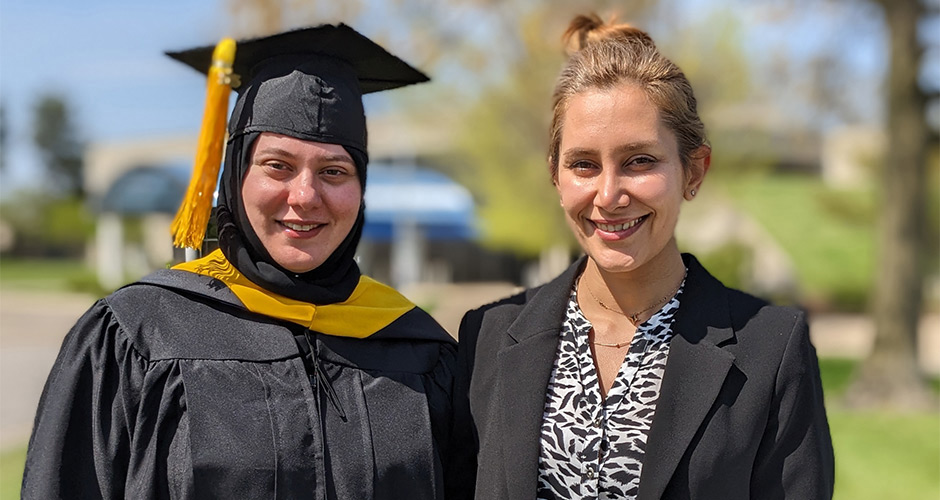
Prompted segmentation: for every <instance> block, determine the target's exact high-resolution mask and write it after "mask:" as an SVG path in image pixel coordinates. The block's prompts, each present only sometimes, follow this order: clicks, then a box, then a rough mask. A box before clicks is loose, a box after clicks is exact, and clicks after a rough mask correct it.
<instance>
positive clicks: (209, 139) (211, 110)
mask: <svg viewBox="0 0 940 500" xmlns="http://www.w3.org/2000/svg"><path fill="white" fill-rule="evenodd" d="M234 61H235V41H234V40H232V39H231V38H223V39H222V40H221V41H219V43H218V45H216V46H215V50H214V51H213V52H212V66H211V67H210V68H209V77H208V80H207V82H206V108H205V111H204V112H203V115H202V128H201V129H200V131H199V145H198V146H197V148H196V161H195V165H194V166H193V176H192V178H190V180H189V187H188V188H187V189H186V195H185V196H184V197H183V202H182V203H181V204H180V208H179V211H178V212H177V213H176V217H174V218H173V224H172V225H171V226H170V231H171V232H172V234H173V245H174V246H176V247H180V248H183V247H187V248H193V249H196V250H200V249H201V248H202V240H203V238H204V237H205V234H206V227H207V226H208V224H209V216H210V214H211V212H212V197H213V194H214V193H215V185H216V182H217V180H218V177H219V168H220V167H221V165H222V153H223V150H224V146H225V126H226V120H227V117H228V101H229V94H230V93H231V91H232V83H233V80H234V79H235V78H237V75H233V74H232V63H233V62H234ZM236 85H237V83H236Z"/></svg>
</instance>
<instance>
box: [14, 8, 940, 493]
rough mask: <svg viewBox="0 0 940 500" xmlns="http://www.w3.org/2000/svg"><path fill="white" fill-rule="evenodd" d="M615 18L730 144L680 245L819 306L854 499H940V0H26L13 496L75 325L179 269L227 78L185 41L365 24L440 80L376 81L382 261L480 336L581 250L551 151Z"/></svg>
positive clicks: (739, 275)
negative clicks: (583, 43) (574, 79)
mask: <svg viewBox="0 0 940 500" xmlns="http://www.w3.org/2000/svg"><path fill="white" fill-rule="evenodd" d="M589 11H596V12H598V13H600V14H601V15H602V16H605V17H606V16H608V15H610V14H617V15H619V17H620V19H622V20H627V21H629V22H631V23H633V24H635V25H636V26H638V27H640V28H643V29H645V30H646V31H648V32H649V33H650V34H651V35H652V37H653V38H654V40H656V41H657V44H658V45H659V46H660V48H661V50H662V51H663V52H664V53H665V54H666V55H667V56H669V57H670V58H672V59H673V60H674V61H675V62H677V63H678V64H679V66H680V67H682V68H683V70H684V71H685V72H686V74H687V76H688V77H689V79H690V80H691V81H692V84H693V86H694V88H695V90H696V95H697V97H698V100H699V110H700V112H701V114H702V117H703V119H704V121H705V124H706V127H707V129H708V133H709V136H710V141H711V143H712V146H713V150H714V151H713V160H712V168H711V171H710V174H709V177H708V178H707V179H706V182H705V185H704V186H703V189H702V194H701V195H700V196H699V197H697V198H696V199H695V201H694V202H692V203H688V204H686V205H685V206H684V212H683V216H682V218H681V220H680V226H679V228H678V230H677V231H678V239H679V244H680V247H681V248H682V249H683V250H684V251H691V252H694V253H695V254H696V255H697V256H698V257H699V258H700V260H702V262H703V263H704V264H705V266H706V267H707V268H708V269H709V270H711V271H712V272H713V273H714V274H716V275H717V276H718V277H719V278H721V279H722V280H723V281H724V282H725V284H727V285H729V286H733V287H738V288H741V289H744V290H747V291H749V292H751V293H754V294H758V295H761V296H764V297H767V298H770V299H772V300H774V301H776V302H779V303H785V304H791V305H795V306H797V307H801V308H803V309H805V310H806V311H808V313H809V315H810V319H811V330H812V335H813V341H814V343H815V345H816V347H817V350H818V352H819V355H820V358H821V361H820V364H821V369H822V374H823V379H824V385H825V391H826V398H827V407H828V408H829V414H830V415H829V416H830V424H831V427H832V433H833V439H834V444H835V447H836V473H837V476H836V498H840V499H876V498H877V499H884V498H904V499H933V500H936V499H937V498H940V413H938V403H937V395H938V390H940V389H938V388H940V384H938V382H937V380H938V375H940V258H938V248H940V201H938V200H940V143H938V128H940V101H938V92H940V1H938V0H905V1H901V0H898V1H891V0H883V1H879V0H766V1H745V0H659V1H655V0H621V1H618V2H605V1H587V0H574V1H571V0H569V1H564V2H562V1H545V0H542V1H537V0H499V1H496V0H437V1H429V0H426V1H422V0H347V1H345V2H323V1H314V0H306V1H298V0H207V1H201V2H189V1H184V0H163V1H162V2H140V3H135V2H125V1H121V2H119V1H117V0H93V1H87V2H71V1H67V0H32V1H27V0H0V499H5V498H17V497H18V496H19V493H18V492H19V481H20V477H21V475H22V467H23V457H24V455H25V447H26V441H27V440H28V437H29V431H30V428H31V423H32V418H33V415H34V413H35V407H36V403H37V401H38V397H39V393H40V391H41V389H42V385H43V383H44V381H45V377H46V375H47V374H48V370H49V368H50V366H51V364H52V362H53V361H54V359H55V355H56V352H57V349H58V346H59V344H60V343H61V340H62V337H63V336H64V335H65V333H66V332H67V331H68V329H69V327H70V326H71V325H72V323H74V321H75V320H76V319H77V318H78V316H79V315H81V314H82V312H83V311H84V310H85V309H87V308H88V307H89V306H90V305H91V304H92V303H93V302H94V301H95V300H96V299H97V298H99V297H102V296H104V295H106V294H107V293H109V292H110V291H111V290H114V289H115V288H117V287H119V286H121V285H122V284H125V283H128V282H130V281H132V280H134V279H136V278H138V277H140V276H143V275H144V274H146V273H148V272H150V271H152V270H154V269H157V268H161V267H165V266H167V265H168V263H170V262H172V261H173V260H174V258H175V257H174V253H173V250H172V248H171V240H170V236H169V229H168V228H169V222H170V220H171V219H172V216H173V214H174V213H175V211H176V208H177V205H178V203H179V200H180V199H181V197H182V194H183V192H184V191H185V188H186V183H187V182H188V177H189V173H190V170H191V162H192V158H193V157H194V154H195V144H196V139H197V135H198V130H199V124H200V120H201V116H202V107H203V100H204V97H205V96H204V89H205V81H204V78H203V77H202V76H201V75H200V74H198V73H197V72H195V71H192V70H191V69H189V68H186V67H184V66H182V65H180V64H178V63H175V62H173V61H172V60H170V59H169V58H167V57H165V56H164V55H163V54H162V52H163V51H166V50H179V49H185V48H189V47H192V46H202V45H210V44H214V43H215V42H216V41H217V40H218V39H219V38H221V37H223V36H233V37H236V38H244V37H251V36H259V35H265V34H270V33H273V32H276V31H280V30H283V29H287V28H297V27H304V26H308V25H314V24H318V23H321V22H337V21H342V22H346V23H347V24H350V25H351V26H353V27H354V28H356V29H357V30H359V31H360V32H362V33H364V34H365V35H367V36H369V37H370V38H372V39H374V40H376V41H378V42H379V43H380V44H382V45H384V46H385V47H386V48H388V49H389V50H390V51H392V52H394V53H395V54H397V55H399V56H401V57H402V58H403V59H405V60H406V61H408V62H409V63H411V64H412V65H414V66H416V67H418V68H420V69H422V70H424V71H425V72H427V73H428V74H429V75H430V76H431V77H432V81H431V82H430V83H426V84H422V85H418V86H413V87H408V88H404V89H401V90H397V91H395V92H388V93H382V94H373V95H368V96H366V98H365V103H366V114H367V116H368V122H369V140H370V144H369V148H370V154H371V157H372V162H371V164H370V174H369V184H368V187H367V191H366V204H367V207H368V208H367V210H368V211H367V221H368V225H367V227H366V229H365V233H364V238H363V242H362V244H361V246H360V249H359V260H360V265H361V267H362V268H363V269H364V271H365V272H367V273H368V274H371V275H373V276H375V277H376V278H378V279H380V280H382V281H386V282H388V283H390V284H392V285H394V286H397V287H399V288H400V289H401V290H402V291H403V292H404V293H405V294H406V295H408V296H409V297H410V298H412V300H414V301H415V302H416V303H418V304H419V305H421V306H422V307H424V308H425V309H427V310H428V311H430V312H431V313H432V314H433V315H434V316H435V317H437V318H438V319H439V321H441V323H442V324H443V325H444V326H445V328H447V329H448V330H449V331H451V333H452V334H454V335H456V329H457V324H458V322H459V319H460V316H461V314H462V313H463V312H464V311H466V310H467V309H469V308H473V307H476V306H479V305H481V304H483V303H486V302H489V301H491V300H494V299H496V298H499V297H501V296H504V295H507V294H509V293H511V292H513V291H514V290H516V289H518V288H519V287H523V286H531V285H536V284H540V283H543V282H544V281H546V280H548V279H549V278H551V277H553V276H554V275H555V274H557V273H558V272H560V271H561V270H562V269H564V268H565V267H566V266H567V265H568V264H569V263H570V262H571V261H572V260H573V259H574V258H576V257H577V255H578V251H577V247H576V245H575V244H574V242H573V240H572V238H571V236H570V234H569V231H568V229H567V226H566V225H565V223H564V221H563V219H562V213H561V210H560V208H559V206H558V202H557V199H556V195H555V192H554V189H553V188H552V186H551V183H550V179H549V175H548V172H547V167H546V164H545V157H546V154H547V153H546V147H547V142H548V123H549V120H550V115H551V91H552V86H553V83H554V79H555V76H556V75H557V72H558V70H559V68H560V66H561V64H562V62H563V54H562V50H561V44H560V35H561V33H562V32H563V31H564V29H565V27H566V26H567V22H568V21H569V20H570V19H571V17H572V16H573V15H574V14H575V13H583V12H589ZM233 101H234V99H233ZM176 258H178V257H176Z"/></svg>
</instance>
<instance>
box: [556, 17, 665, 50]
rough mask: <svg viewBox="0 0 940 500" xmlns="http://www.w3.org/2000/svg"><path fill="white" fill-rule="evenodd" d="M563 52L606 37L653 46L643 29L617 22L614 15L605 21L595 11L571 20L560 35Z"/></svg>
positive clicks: (580, 47) (583, 46) (650, 38)
mask: <svg viewBox="0 0 940 500" xmlns="http://www.w3.org/2000/svg"><path fill="white" fill-rule="evenodd" d="M561 38H562V42H563V43H564V47H565V52H566V53H567V54H568V55H569V56H571V55H574V54H575V53H576V52H578V51H580V50H581V49H583V48H585V47H587V46H588V45H590V44H593V43H597V42H600V41H603V40H607V39H620V40H623V41H628V42H633V43H640V44H642V45H649V46H651V47H655V46H656V44H655V42H653V39H652V37H650V36H649V34H647V33H646V32H645V31H643V30H641V29H638V28H634V27H633V26H631V25H629V24H627V23H618V22H617V18H616V16H613V17H611V18H610V21H607V22H605V21H604V20H603V19H601V17H600V16H598V15H597V14H596V13H591V14H588V15H583V14H581V15H578V16H575V18H574V19H572V20H571V23H570V24H569V25H568V29H567V30H565V33H564V34H563V35H562V37H561Z"/></svg>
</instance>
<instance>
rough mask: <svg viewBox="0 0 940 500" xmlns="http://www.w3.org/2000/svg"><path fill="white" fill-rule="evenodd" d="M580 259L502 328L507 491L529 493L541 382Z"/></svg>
mask: <svg viewBox="0 0 940 500" xmlns="http://www.w3.org/2000/svg"><path fill="white" fill-rule="evenodd" d="M583 263H584V259H581V260H579V261H578V262H576V263H575V264H573V265H572V266H571V267H569V268H568V270H567V271H565V272H564V273H563V274H562V275H561V276H559V277H558V278H556V279H555V280H553V281H551V282H550V283H548V284H546V285H545V286H543V287H542V288H540V289H538V291H537V292H536V293H535V294H534V295H533V296H532V298H531V299H530V300H529V301H528V303H527V304H526V306H525V307H524V308H523V309H522V311H520V313H519V315H518V316H517V318H516V320H515V321H513V323H512V324H511V325H510V326H509V328H508V329H507V330H506V335H507V336H508V338H507V339H506V346H505V347H503V348H502V349H500V351H499V352H498V353H497V355H496V357H497V364H498V367H499V380H500V385H499V402H498V404H499V405H500V415H501V418H500V425H501V427H502V429H501V432H500V435H501V436H504V437H505V439H504V441H503V444H502V454H503V463H504V464H507V466H508V467H509V469H508V470H506V471H505V476H504V477H505V478H506V480H507V485H506V487H507V491H508V497H507V498H512V499H520V500H521V499H530V498H531V499H534V498H535V492H536V488H537V485H538V463H539V442H540V440H539V436H540V433H541V426H542V413H543V412H544V410H545V388H546V387H547V386H548V380H549V378H550V377H551V374H552V366H553V365H554V360H555V352H556V351H557V349H558V341H559V332H560V331H561V323H562V319H563V316H564V311H565V306H566V304H567V302H568V296H569V293H570V291H571V287H572V285H573V284H574V279H575V277H576V276H577V275H578V274H579V272H580V269H581V267H582V265H583Z"/></svg>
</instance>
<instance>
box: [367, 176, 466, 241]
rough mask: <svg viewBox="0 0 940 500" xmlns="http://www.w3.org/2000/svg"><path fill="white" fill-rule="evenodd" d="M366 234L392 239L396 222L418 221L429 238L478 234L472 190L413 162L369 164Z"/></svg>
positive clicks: (457, 237) (463, 236)
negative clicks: (412, 163) (411, 163)
mask: <svg viewBox="0 0 940 500" xmlns="http://www.w3.org/2000/svg"><path fill="white" fill-rule="evenodd" d="M365 203H366V225H365V227H364V228H363V237H364V238H369V239H372V240H380V241H384V240H389V239H391V237H392V233H393V230H394V226H395V225H396V224H408V223H411V224H417V225H418V226H419V227H420V228H421V229H422V232H423V233H424V235H425V237H427V238H428V239H471V238H473V237H474V235H475V234H476V231H475V217H474V203H473V197H472V196H471V195H470V192H469V191H468V190H467V189H466V188H465V187H463V186H461V185H460V184H457V183H456V182H454V181H452V180H450V179H449V178H448V177H447V176H446V175H444V174H442V173H440V172H437V171H434V170H430V169H427V168H421V167H418V166H416V165H410V164H397V163H396V164H387V163H372V164H369V174H368V177H367V178H366V197H365Z"/></svg>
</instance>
